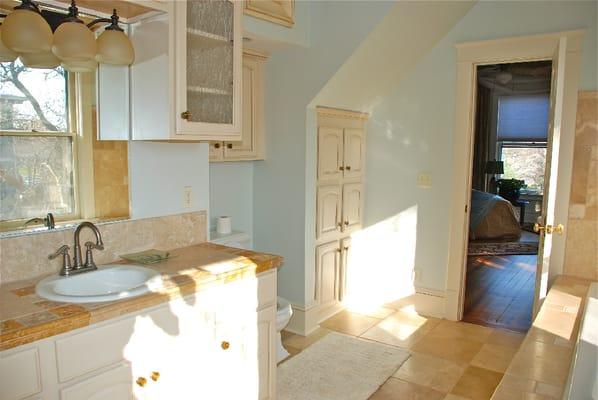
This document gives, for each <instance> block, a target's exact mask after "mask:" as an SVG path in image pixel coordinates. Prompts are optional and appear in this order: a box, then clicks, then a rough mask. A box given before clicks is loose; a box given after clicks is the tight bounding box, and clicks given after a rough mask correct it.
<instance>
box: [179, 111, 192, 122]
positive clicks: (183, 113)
mask: <svg viewBox="0 0 598 400" xmlns="http://www.w3.org/2000/svg"><path fill="white" fill-rule="evenodd" d="M181 118H182V119H186V120H187V121H189V120H190V119H191V113H190V112H189V111H185V112H182V113H181Z"/></svg>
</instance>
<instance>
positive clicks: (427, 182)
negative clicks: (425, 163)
mask: <svg viewBox="0 0 598 400" xmlns="http://www.w3.org/2000/svg"><path fill="white" fill-rule="evenodd" d="M417 187H419V188H423V189H429V188H431V187H432V174H430V173H429V172H420V173H419V174H417Z"/></svg>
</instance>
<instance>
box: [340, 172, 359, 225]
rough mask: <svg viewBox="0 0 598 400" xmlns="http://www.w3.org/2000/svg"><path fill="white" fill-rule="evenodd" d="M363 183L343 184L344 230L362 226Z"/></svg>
mask: <svg viewBox="0 0 598 400" xmlns="http://www.w3.org/2000/svg"><path fill="white" fill-rule="evenodd" d="M362 196H363V184H361V183H346V184H345V185H343V232H350V231H353V230H355V229H356V228H359V227H360V226H361V218H362V214H361V213H362V206H363V198H362Z"/></svg>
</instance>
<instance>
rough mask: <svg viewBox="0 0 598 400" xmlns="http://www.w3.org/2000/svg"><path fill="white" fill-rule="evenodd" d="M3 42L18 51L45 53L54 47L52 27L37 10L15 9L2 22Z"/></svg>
mask: <svg viewBox="0 0 598 400" xmlns="http://www.w3.org/2000/svg"><path fill="white" fill-rule="evenodd" d="M2 42H3V43H4V45H5V46H6V47H8V48H9V49H11V50H12V51H14V52H16V53H21V54H22V53H43V52H46V51H50V50H51V48H52V29H50V25H48V23H47V22H46V20H45V19H44V18H43V17H42V16H41V15H40V14H38V13H36V12H35V11H31V10H13V11H12V12H11V13H10V14H8V16H7V17H6V18H4V21H3V22H2Z"/></svg>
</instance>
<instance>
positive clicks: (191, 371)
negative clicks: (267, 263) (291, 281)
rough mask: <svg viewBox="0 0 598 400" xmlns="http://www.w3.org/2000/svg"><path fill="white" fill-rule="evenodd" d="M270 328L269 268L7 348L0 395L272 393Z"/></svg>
mask: <svg viewBox="0 0 598 400" xmlns="http://www.w3.org/2000/svg"><path fill="white" fill-rule="evenodd" d="M275 334H276V272H275V271H269V272H266V273H263V274H260V275H258V276H257V277H253V278H243V279H240V280H236V281H233V282H230V283H227V284H223V285H218V286H214V287H213V288H210V289H206V290H202V291H200V292H198V293H196V294H195V295H191V296H187V297H185V298H177V299H172V300H171V301H169V302H168V303H165V304H162V305H159V306H156V307H153V308H149V309H144V310H142V311H139V312H135V313H134V314H128V315H126V316H123V317H120V318H117V319H111V320H108V321H104V322H101V323H98V324H95V325H92V326H88V327H85V328H81V329H77V330H74V331H71V332H68V333H65V334H61V335H57V336H54V337H51V338H48V339H43V340H40V341H38V342H34V343H31V344H28V345H23V346H19V347H17V348H13V349H9V350H6V351H4V352H2V353H0V377H1V378H2V385H0V398H1V399H2V400H16V399H19V400H21V399H23V400H25V399H27V400H29V399H33V398H43V399H44V400H53V399H61V400H90V399H94V400H100V399H102V400H104V399H105V400H108V399H109V400H121V399H122V400H125V399H126V400H129V399H144V400H154V399H180V400H183V399H198V398H206V399H223V400H226V399H248V400H249V399H256V400H258V399H259V400H264V399H274V398H275V384H276V382H275V380H276V351H275V347H274V346H275V341H274V339H275ZM31 396H33V397H31ZM35 396H37V397H35Z"/></svg>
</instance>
